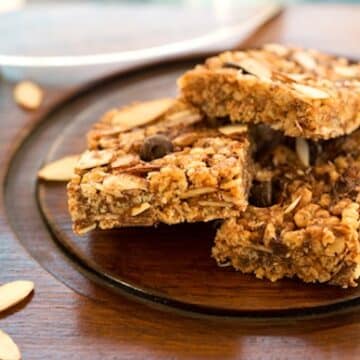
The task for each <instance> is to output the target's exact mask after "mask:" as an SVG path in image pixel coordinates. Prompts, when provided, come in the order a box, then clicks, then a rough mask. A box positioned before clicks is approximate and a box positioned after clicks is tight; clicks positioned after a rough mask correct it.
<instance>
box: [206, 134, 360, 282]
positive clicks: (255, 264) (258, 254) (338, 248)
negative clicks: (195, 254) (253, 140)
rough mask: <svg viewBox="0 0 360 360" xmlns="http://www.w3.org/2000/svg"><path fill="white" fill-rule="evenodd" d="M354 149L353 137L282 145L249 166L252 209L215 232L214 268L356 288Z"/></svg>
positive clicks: (357, 168) (358, 193)
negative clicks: (253, 168)
mask: <svg viewBox="0 0 360 360" xmlns="http://www.w3.org/2000/svg"><path fill="white" fill-rule="evenodd" d="M359 143H360V130H358V131H356V132H355V133H353V134H351V135H348V136H344V137H342V138H338V139H335V140H330V141H326V142H320V143H311V142H304V140H297V143H296V144H295V145H294V144H293V143H291V141H290V142H289V139H288V140H287V141H286V142H285V143H283V144H280V145H278V146H276V147H275V149H274V150H273V151H271V152H269V153H268V154H267V155H265V157H264V158H263V159H261V161H260V162H259V163H257V164H256V168H257V170H256V172H255V173H256V178H255V180H254V184H253V187H252V191H251V195H250V199H249V202H250V203H252V206H250V205H249V206H248V208H247V210H246V211H245V212H244V213H243V214H242V215H240V216H239V217H237V218H232V219H229V220H226V221H225V222H224V224H223V225H222V226H221V228H220V229H219V230H218V233H217V236H216V240H215V245H214V247H213V250H212V254H213V257H214V258H215V259H216V261H217V262H218V263H219V264H222V265H232V266H233V267H234V268H235V269H237V270H240V271H241V272H243V273H254V274H255V275H256V276H257V277H258V278H267V279H270V280H271V281H276V280H278V279H281V278H284V277H298V278H300V279H302V280H303V281H305V282H328V283H330V284H334V285H340V286H342V287H345V288H346V287H349V286H357V279H358V278H359V276H360V245H359V224H360V220H359V204H360V177H359V174H360V148H359ZM294 149H296V150H294ZM316 154H317V155H316ZM311 164H313V165H311ZM309 165H310V166H309Z"/></svg>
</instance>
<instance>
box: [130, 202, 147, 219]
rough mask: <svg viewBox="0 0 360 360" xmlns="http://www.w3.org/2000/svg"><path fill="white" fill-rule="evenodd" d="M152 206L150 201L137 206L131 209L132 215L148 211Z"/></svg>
mask: <svg viewBox="0 0 360 360" xmlns="http://www.w3.org/2000/svg"><path fill="white" fill-rule="evenodd" d="M150 208H151V205H150V204H149V203H142V204H141V205H139V206H135V207H133V208H132V209H131V215H132V216H137V215H140V214H141V213H143V212H144V211H146V210H148V209H150Z"/></svg>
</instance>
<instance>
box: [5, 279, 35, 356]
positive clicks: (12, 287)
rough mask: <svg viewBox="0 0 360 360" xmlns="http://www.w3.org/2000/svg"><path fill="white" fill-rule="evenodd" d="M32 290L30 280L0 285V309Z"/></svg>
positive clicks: (32, 284)
mask: <svg viewBox="0 0 360 360" xmlns="http://www.w3.org/2000/svg"><path fill="white" fill-rule="evenodd" d="M33 290H34V283H33V282H32V281H23V280H18V281H13V282H9V283H7V284H4V285H2V286H0V311H4V310H6V309H8V308H10V307H12V306H14V305H16V304H18V303H19V302H21V301H22V300H24V299H25V298H26V297H27V296H28V295H29V294H30V293H31V292H32V291H33ZM0 358H1V357H0Z"/></svg>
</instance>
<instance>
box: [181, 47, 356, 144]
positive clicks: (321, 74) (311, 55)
mask: <svg viewBox="0 0 360 360" xmlns="http://www.w3.org/2000/svg"><path fill="white" fill-rule="evenodd" d="M178 84H179V88H180V90H181V92H182V95H183V96H184V97H185V99H186V100H188V101H189V102H191V103H192V104H194V105H196V106H197V107H199V108H200V109H202V111H204V112H205V113H206V114H207V115H208V116H209V117H213V118H216V117H225V116H228V117H230V119H231V121H234V122H237V121H245V122H252V123H266V124H268V125H270V126H271V127H272V128H273V129H277V130H281V131H282V132H284V133H285V134H286V135H288V136H293V137H304V138H310V139H330V138H334V137H338V136H341V135H344V134H350V133H351V132H352V131H354V130H355V129H356V128H358V127H359V125H360V65H359V64H358V63H349V61H348V60H347V59H344V58H341V57H334V56H330V55H326V54H323V53H320V52H318V51H315V50H304V49H299V48H291V47H285V46H282V45H278V44H268V45H265V46H264V47H263V48H261V49H254V50H248V51H235V52H225V53H222V54H220V55H219V56H216V57H212V58H209V59H208V60H206V62H205V64H203V65H198V66H196V67H195V69H193V70H190V71H188V72H187V73H185V74H184V75H183V76H182V77H181V78H180V79H179V81H178Z"/></svg>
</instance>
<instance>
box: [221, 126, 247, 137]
mask: <svg viewBox="0 0 360 360" xmlns="http://www.w3.org/2000/svg"><path fill="white" fill-rule="evenodd" d="M218 130H219V131H220V132H221V133H222V134H224V135H233V134H243V133H246V131H247V126H246V125H227V126H221V127H219V128H218Z"/></svg>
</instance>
